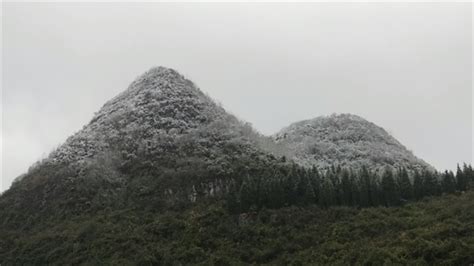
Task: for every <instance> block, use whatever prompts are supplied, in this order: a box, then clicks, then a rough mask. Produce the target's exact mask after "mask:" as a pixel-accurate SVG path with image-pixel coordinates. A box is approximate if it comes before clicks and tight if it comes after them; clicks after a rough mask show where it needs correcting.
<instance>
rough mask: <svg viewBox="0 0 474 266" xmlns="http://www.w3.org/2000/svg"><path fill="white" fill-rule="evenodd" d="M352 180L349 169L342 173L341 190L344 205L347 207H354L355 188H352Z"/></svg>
mask: <svg viewBox="0 0 474 266" xmlns="http://www.w3.org/2000/svg"><path fill="white" fill-rule="evenodd" d="M352 186H353V185H352V180H351V176H350V173H349V171H348V170H347V169H344V170H343V171H342V178H341V188H342V203H343V204H344V205H347V206H352V205H353V195H352V192H353V188H352Z"/></svg>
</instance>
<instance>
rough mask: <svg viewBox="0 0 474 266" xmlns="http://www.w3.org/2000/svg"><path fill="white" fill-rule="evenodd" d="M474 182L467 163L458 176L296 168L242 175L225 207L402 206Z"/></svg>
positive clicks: (240, 209) (237, 209) (403, 170)
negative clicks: (323, 170)
mask: <svg viewBox="0 0 474 266" xmlns="http://www.w3.org/2000/svg"><path fill="white" fill-rule="evenodd" d="M472 184H474V172H473V169H472V166H471V165H468V164H465V163H464V164H463V166H462V167H460V166H459V165H458V166H457V170H456V173H453V172H452V171H445V172H443V173H438V172H433V171H430V170H427V169H424V170H422V171H418V170H413V171H412V170H407V169H406V168H399V169H397V170H395V171H394V170H392V168H391V167H387V168H386V169H385V170H384V171H383V172H382V173H380V174H379V173H376V172H375V171H369V170H368V168H367V167H362V168H361V169H360V170H352V169H348V168H342V167H340V166H338V167H335V166H332V167H331V168H330V169H329V170H327V171H325V172H324V173H322V172H321V171H318V170H317V169H316V168H315V167H313V168H310V169H307V168H303V167H299V166H297V165H295V164H293V165H291V166H289V167H281V168H274V169H272V170H269V171H265V172H264V173H262V174H261V175H257V176H246V177H244V178H242V179H240V182H237V183H233V186H232V188H231V191H230V193H228V195H227V197H226V203H227V206H228V208H229V210H231V211H232V212H246V211H249V210H257V209H261V208H273V209H275V208H281V207H284V206H290V205H298V206H306V205H311V204H316V205H318V206H320V207H322V208H328V207H330V206H353V207H374V206H385V207H389V206H400V205H403V204H405V203H407V202H411V201H416V200H420V199H422V198H424V197H430V196H439V195H442V194H445V193H447V194H449V193H454V192H456V191H458V192H460V191H466V190H468V189H469V188H470V187H471V186H472Z"/></svg>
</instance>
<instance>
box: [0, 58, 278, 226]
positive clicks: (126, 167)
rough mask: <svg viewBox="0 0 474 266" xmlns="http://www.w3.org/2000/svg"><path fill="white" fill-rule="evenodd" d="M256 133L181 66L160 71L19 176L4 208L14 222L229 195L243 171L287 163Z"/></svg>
mask: <svg viewBox="0 0 474 266" xmlns="http://www.w3.org/2000/svg"><path fill="white" fill-rule="evenodd" d="M256 136H258V134H257V133H255V132H254V131H253V130H252V128H251V127H249V126H248V124H245V123H242V122H241V121H239V120H238V119H237V118H235V117H234V116H232V115H230V114H228V113H227V112H226V111H225V110H224V109H223V108H222V107H220V106H218V105H217V104H215V103H214V102H213V101H212V99H210V98H209V97H208V96H206V95H204V94H203V93H202V92H201V91H200V90H199V89H198V88H197V87H196V86H195V85H194V84H193V83H192V82H191V81H189V80H187V79H185V78H184V77H183V76H182V75H180V74H179V73H177V72H176V71H174V70H172V69H167V68H163V67H157V68H153V69H151V70H149V71H148V72H146V73H145V74H143V75H141V76H140V77H138V78H137V79H136V80H135V81H134V82H133V83H132V84H131V85H130V86H129V88H128V89H127V90H125V91H124V92H123V93H121V94H120V95H118V96H117V97H115V98H113V99H112V100H110V101H109V102H107V103H106V104H105V105H104V106H103V107H102V108H101V110H100V111H99V112H98V113H97V114H96V115H95V116H94V118H93V119H92V120H91V122H90V123H89V124H88V125H86V126H85V127H84V128H83V129H82V130H80V131H79V132H77V133H76V134H74V135H73V136H71V137H70V138H68V139H67V141H66V142H65V143H64V144H63V145H61V146H60V147H59V148H58V149H57V150H55V151H54V152H52V153H51V155H50V156H49V157H48V158H47V159H45V160H43V161H42V162H39V163H38V164H37V165H35V166H34V167H32V168H31V169H30V170H29V172H28V173H27V174H26V175H24V176H22V177H21V178H20V179H18V180H17V181H16V182H15V183H14V184H13V186H12V188H11V189H10V190H8V191H6V192H5V193H4V194H3V195H2V196H1V197H0V213H1V212H2V211H1V210H2V209H3V210H4V212H3V215H2V218H3V219H4V220H3V221H9V223H10V224H11V221H13V220H15V221H21V220H22V219H24V218H25V217H30V218H31V217H37V218H38V219H39V218H41V219H47V217H50V216H52V215H58V214H60V215H64V216H65V217H66V216H68V215H76V214H78V213H81V212H86V211H93V210H100V209H103V208H106V207H112V208H123V207H125V206H136V207H139V206H141V207H146V208H163V207H165V206H168V207H169V206H175V205H179V204H181V203H182V202H190V201H196V200H197V199H198V198H206V197H209V196H223V195H225V191H226V190H227V189H228V187H229V186H230V185H231V182H232V179H233V178H234V177H235V176H240V175H245V174H246V173H250V172H258V171H261V170H262V169H264V168H266V167H267V166H268V165H274V164H277V163H279V162H278V161H277V160H276V158H275V157H273V156H272V155H270V154H268V153H266V152H263V151H262V150H260V149H259V148H257V145H255V139H256V138H255V137H256ZM20 210H22V211H20ZM6 212H10V213H6ZM0 222H1V220H0Z"/></svg>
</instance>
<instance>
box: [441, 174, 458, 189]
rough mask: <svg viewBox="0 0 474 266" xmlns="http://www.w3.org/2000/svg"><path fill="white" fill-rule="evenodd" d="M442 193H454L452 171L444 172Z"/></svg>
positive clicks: (454, 181) (454, 184)
mask: <svg viewBox="0 0 474 266" xmlns="http://www.w3.org/2000/svg"><path fill="white" fill-rule="evenodd" d="M441 187H442V191H443V192H445V193H454V191H456V179H455V177H454V173H453V172H452V171H449V172H448V171H445V172H444V174H443V177H442V181H441Z"/></svg>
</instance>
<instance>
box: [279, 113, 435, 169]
mask: <svg viewBox="0 0 474 266" xmlns="http://www.w3.org/2000/svg"><path fill="white" fill-rule="evenodd" d="M273 138H274V139H275V141H276V142H277V143H279V144H281V145H284V146H285V147H286V148H287V149H288V150H289V152H290V153H291V154H292V158H293V159H294V160H295V161H296V162H297V163H299V164H301V165H304V166H311V165H316V166H317V167H318V168H320V169H327V168H329V167H331V165H340V166H341V167H354V168H359V167H361V166H362V165H365V166H367V167H369V168H371V169H375V170H377V169H383V168H385V166H387V165H389V166H393V167H395V168H397V167H407V168H409V169H424V168H431V166H429V165H428V164H427V163H425V162H424V161H423V160H421V159H419V158H417V157H416V156H415V155H414V154H413V153H412V152H411V151H409V150H408V149H407V148H405V147H404V146H403V145H402V144H401V143H400V142H398V141H397V140H396V139H395V138H394V137H392V136H391V135H390V134H389V133H387V131H385V130H384V129H383V128H381V127H379V126H377V125H375V124H374V123H371V122H369V121H367V120H365V119H363V118H361V117H359V116H357V115H353V114H339V115H338V114H333V115H330V116H322V117H317V118H314V119H310V120H304V121H300V122H296V123H293V124H291V125H290V126H288V127H286V128H284V129H282V130H281V131H280V132H278V133H277V134H275V135H274V136H273Z"/></svg>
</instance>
